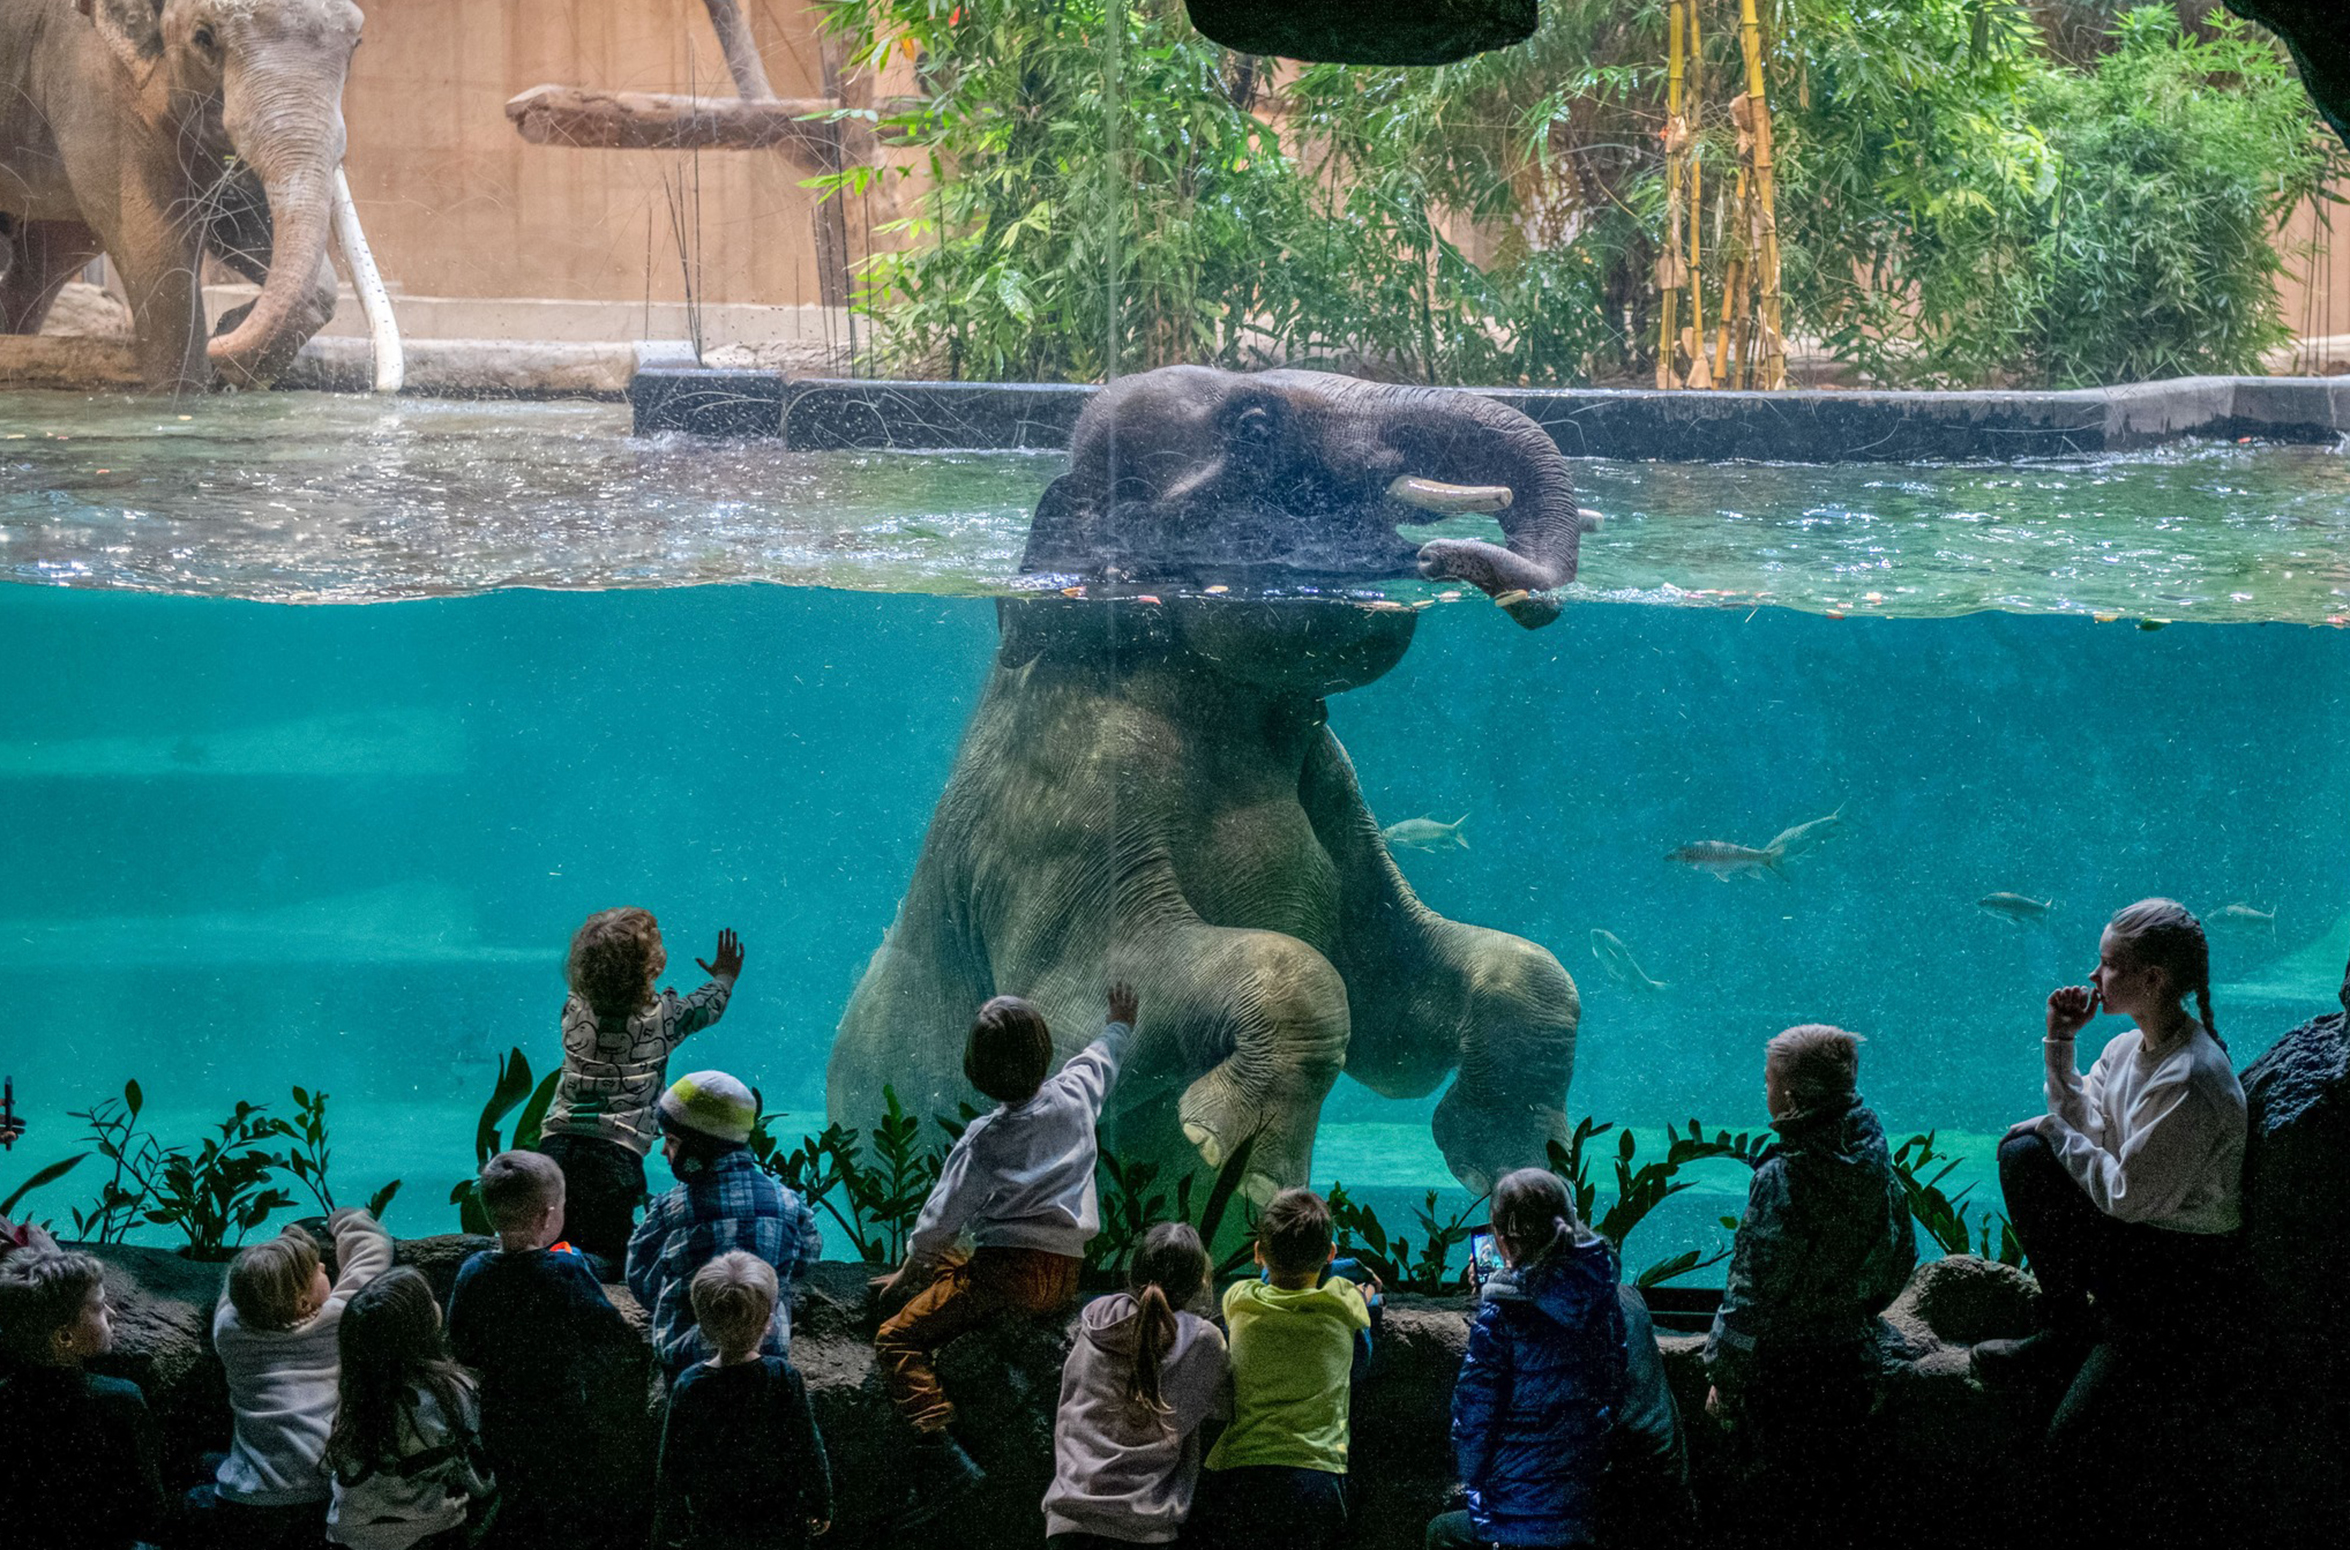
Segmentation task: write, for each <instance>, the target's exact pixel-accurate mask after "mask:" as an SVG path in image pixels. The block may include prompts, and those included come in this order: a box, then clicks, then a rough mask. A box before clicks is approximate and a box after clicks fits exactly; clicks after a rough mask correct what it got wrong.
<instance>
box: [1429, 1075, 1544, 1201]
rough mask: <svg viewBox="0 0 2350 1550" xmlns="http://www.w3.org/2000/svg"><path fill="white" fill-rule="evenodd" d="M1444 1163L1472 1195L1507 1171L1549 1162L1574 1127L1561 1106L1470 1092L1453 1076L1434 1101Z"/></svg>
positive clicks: (1489, 1187)
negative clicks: (1554, 1145)
mask: <svg viewBox="0 0 2350 1550" xmlns="http://www.w3.org/2000/svg"><path fill="white" fill-rule="evenodd" d="M1431 1128H1432V1129H1433V1130H1434V1131H1435V1134H1436V1145H1437V1148H1438V1150H1440V1151H1442V1152H1443V1153H1444V1162H1445V1166H1446V1167H1448V1168H1450V1169H1452V1174H1453V1177H1454V1178H1456V1179H1459V1180H1460V1181H1461V1187H1462V1188H1463V1189H1466V1190H1467V1191H1468V1192H1469V1193H1470V1194H1472V1195H1487V1194H1491V1193H1492V1192H1493V1186H1494V1184H1495V1182H1496V1181H1497V1180H1499V1179H1500V1178H1501V1176H1502V1175H1503V1174H1505V1173H1509V1172H1512V1171H1514V1170H1516V1169H1519V1168H1545V1167H1548V1166H1549V1165H1550V1147H1551V1143H1552V1142H1556V1143H1558V1145H1560V1146H1562V1147H1563V1146H1565V1145H1566V1144H1567V1142H1568V1141H1569V1140H1570V1139H1571V1138H1572V1136H1573V1132H1572V1131H1571V1130H1569V1129H1568V1127H1567V1116H1566V1114H1565V1112H1564V1111H1563V1110H1560V1109H1556V1108H1553V1107H1551V1106H1550V1105H1548V1104H1545V1103H1539V1102H1530V1101H1528V1100H1526V1099H1524V1098H1511V1097H1508V1096H1506V1095H1479V1096H1477V1097H1467V1096H1464V1095H1463V1094H1462V1092H1461V1088H1460V1084H1459V1083H1458V1082H1455V1083H1454V1084H1453V1086H1452V1090H1451V1091H1449V1092H1447V1093H1446V1094H1445V1095H1444V1098H1443V1100H1442V1101H1441V1102H1439V1103H1438V1104H1437V1105H1436V1118H1435V1120H1434V1122H1433V1124H1432V1126H1431Z"/></svg>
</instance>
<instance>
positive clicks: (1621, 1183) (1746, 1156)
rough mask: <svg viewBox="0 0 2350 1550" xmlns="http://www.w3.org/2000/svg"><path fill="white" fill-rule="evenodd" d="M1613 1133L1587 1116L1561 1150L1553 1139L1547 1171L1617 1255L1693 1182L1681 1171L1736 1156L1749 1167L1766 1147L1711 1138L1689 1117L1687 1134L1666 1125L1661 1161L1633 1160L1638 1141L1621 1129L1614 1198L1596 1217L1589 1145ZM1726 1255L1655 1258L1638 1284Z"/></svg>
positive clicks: (1732, 1221) (1725, 1136)
mask: <svg viewBox="0 0 2350 1550" xmlns="http://www.w3.org/2000/svg"><path fill="white" fill-rule="evenodd" d="M1614 1129H1615V1126H1614V1125H1613V1124H1610V1123H1607V1122H1604V1121H1601V1120H1596V1119H1593V1118H1592V1117H1591V1116H1589V1115H1585V1116H1584V1117H1583V1118H1582V1119H1581V1120H1580V1121H1578V1122H1577V1123H1576V1126H1575V1134H1574V1136H1573V1138H1572V1139H1570V1140H1569V1141H1568V1142H1567V1144H1566V1145H1564V1146H1561V1145H1559V1144H1558V1143H1557V1142H1555V1141H1554V1142H1552V1143H1551V1145H1550V1169H1551V1171H1552V1172H1553V1173H1555V1174H1557V1175H1558V1176H1559V1178H1560V1179H1561V1180H1562V1181H1564V1182H1565V1184H1566V1186H1567V1192H1568V1194H1569V1196H1570V1197H1571V1198H1572V1199H1573V1200H1574V1202H1575V1211H1576V1214H1577V1215H1579V1216H1581V1217H1582V1218H1583V1220H1584V1221H1586V1222H1589V1223H1590V1224H1591V1229H1592V1231H1594V1232H1596V1233H1598V1234H1599V1235H1600V1236H1601V1237H1603V1238H1605V1239H1607V1240H1608V1241H1609V1242H1610V1243H1613V1244H1614V1245H1615V1246H1616V1252H1617V1253H1619V1254H1621V1253H1622V1252H1623V1251H1624V1240H1625V1239H1627V1238H1629V1237H1631V1235H1632V1230H1633V1229H1634V1228H1636V1227H1638V1226H1639V1225H1640V1224H1641V1222H1643V1221H1644V1220H1646V1219H1647V1217H1648V1214H1649V1212H1651V1211H1653V1210H1655V1209H1656V1208H1657V1207H1658V1206H1659V1205H1662V1204H1663V1203H1664V1202H1665V1201H1667V1200H1669V1199H1671V1198H1672V1197H1673V1196H1675V1195H1678V1194H1679V1193H1681V1191H1683V1190H1685V1189H1687V1188H1689V1187H1690V1186H1691V1185H1692V1184H1693V1183H1695V1182H1696V1181H1695V1180H1693V1179H1683V1178H1679V1177H1677V1175H1678V1174H1679V1173H1680V1171H1681V1170H1682V1169H1683V1168H1685V1167H1687V1166H1689V1165H1690V1164H1691V1163H1696V1162H1705V1161H1708V1160H1710V1159H1713V1158H1720V1157H1731V1158H1736V1159H1737V1160H1738V1161H1740V1162H1742V1163H1745V1164H1746V1165H1747V1166H1748V1167H1750V1168H1751V1167H1752V1166H1754V1163H1755V1161H1756V1159H1757V1158H1759V1157H1760V1156H1761V1155H1762V1149H1763V1147H1764V1146H1765V1145H1767V1144H1768V1143H1767V1142H1766V1141H1765V1139H1764V1138H1763V1137H1762V1136H1760V1135H1758V1134H1757V1133H1756V1132H1754V1131H1748V1130H1741V1131H1738V1132H1736V1133H1735V1134H1733V1133H1732V1132H1730V1131H1727V1130H1716V1131H1715V1132H1713V1134H1712V1135H1710V1136H1709V1135H1707V1134H1706V1132H1705V1127H1704V1126H1702V1125H1700V1124H1699V1123H1698V1122H1697V1121H1696V1120H1694V1119H1693V1120H1690V1121H1689V1122H1688V1125H1687V1127H1686V1130H1685V1131H1675V1130H1674V1129H1673V1128H1672V1127H1671V1126H1669V1125H1668V1126H1667V1127H1665V1135H1666V1138H1667V1141H1666V1146H1665V1155H1664V1156H1663V1158H1661V1159H1660V1160H1658V1161H1655V1162H1646V1163H1640V1162H1637V1161H1636V1159H1637V1158H1638V1157H1639V1151H1640V1143H1639V1141H1638V1140H1637V1138H1635V1137H1634V1136H1633V1134H1632V1132H1631V1131H1629V1130H1626V1131H1622V1132H1620V1133H1619V1134H1618V1136H1617V1138H1616V1147H1615V1157H1614V1159H1613V1162H1614V1166H1615V1178H1616V1193H1615V1198H1614V1199H1612V1200H1610V1201H1609V1202H1608V1208H1607V1209H1606V1210H1605V1211H1604V1212H1600V1213H1599V1214H1598V1215H1597V1216H1594V1215H1593V1214H1592V1213H1593V1208H1594V1207H1595V1205H1596V1204H1597V1202H1598V1197H1599V1187H1598V1186H1597V1185H1596V1184H1595V1183H1593V1182H1592V1179H1591V1164H1590V1155H1589V1150H1590V1143H1591V1142H1592V1141H1593V1140H1595V1139H1597V1138H1598V1137H1600V1136H1603V1135H1605V1134H1606V1133H1607V1132H1609V1131H1611V1130H1614ZM1724 1221H1725V1225H1728V1226H1736V1225H1737V1219H1736V1218H1734V1217H1731V1218H1725V1219H1724ZM1728 1257H1729V1250H1727V1249H1721V1250H1717V1251H1716V1252H1715V1253H1713V1254H1710V1255H1708V1254H1706V1253H1704V1252H1703V1251H1702V1250H1699V1249H1683V1250H1682V1251H1680V1252H1679V1253H1677V1254H1671V1255H1668V1256H1666V1257H1665V1258H1663V1259H1660V1260H1657V1261H1656V1262H1655V1263H1653V1264H1651V1265H1649V1266H1648V1267H1647V1268H1645V1269H1643V1270H1642V1271H1641V1272H1640V1273H1639V1275H1638V1276H1637V1277H1635V1278H1634V1279H1635V1282H1636V1284H1638V1285H1640V1286H1658V1285H1662V1284H1663V1283H1664V1282H1666V1281H1671V1280H1674V1279H1676V1278H1678V1277H1681V1276H1685V1275H1688V1274H1690V1273H1691V1272H1692V1271H1696V1270H1702V1269H1704V1268H1705V1267H1706V1266H1708V1265H1714V1264H1719V1263H1720V1262H1721V1261H1722V1260H1724V1259H1726V1258H1728Z"/></svg>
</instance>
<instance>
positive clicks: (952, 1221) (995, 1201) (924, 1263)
mask: <svg viewBox="0 0 2350 1550" xmlns="http://www.w3.org/2000/svg"><path fill="white" fill-rule="evenodd" d="M1135 1010H1136V1001H1135V996H1134V992H1133V991H1132V990H1131V989H1129V988H1128V987H1127V986H1125V985H1113V986H1111V987H1110V1013H1109V1021H1108V1023H1107V1024H1106V1025H1105V1026H1104V1027H1103V1029H1102V1032H1101V1036H1100V1037H1099V1038H1097V1039H1095V1040H1094V1041H1093V1042H1092V1043H1091V1044H1088V1045H1087V1046H1086V1047H1085V1048H1084V1049H1083V1050H1081V1051H1079V1052H1078V1053H1077V1054H1076V1055H1074V1056H1072V1057H1071V1058H1070V1060H1069V1063H1068V1064H1067V1065H1065V1066H1063V1067H1062V1068H1061V1072H1060V1074H1059V1075H1058V1076H1054V1077H1053V1078H1052V1079H1051V1080H1050V1081H1047V1080H1046V1076H1047V1074H1048V1073H1049V1072H1050V1071H1051V1070H1052V1059H1053V1036H1052V1031H1051V1030H1050V1029H1049V1028H1047V1027H1046V1026H1045V1021H1044V1016H1043V1014H1042V1013H1040V1012H1038V1011H1037V1009H1036V1008H1035V1007H1033V1006H1031V1005H1029V1004H1028V1003H1027V1002H1026V1001H1023V1000H1021V999H1020V998H1019V997H1018V996H997V997H996V998H995V999H994V1000H992V1001H989V1002H988V1003H987V1004H986V1005H985V1006H983V1007H981V1008H980V1009H979V1015H978V1016H977V1017H976V1018H974V1019H973V1020H972V1023H971V1032H970V1035H969V1037H968V1038H967V1039H966V1040H965V1041H964V1045H963V1074H964V1075H965V1076H967V1077H968V1078H970V1080H971V1085H972V1086H974V1087H976V1088H978V1089H979V1090H980V1091H981V1092H982V1093H985V1094H986V1095H987V1096H988V1097H990V1098H993V1099H994V1100H995V1101H996V1107H995V1108H994V1109H993V1110H992V1111H990V1112H989V1113H986V1114H983V1115H981V1116H980V1117H979V1118H977V1119H975V1120H973V1121H972V1122H971V1123H970V1125H969V1126H968V1127H966V1128H965V1130H964V1131H963V1135H962V1138H961V1139H960V1140H958V1141H956V1142H955V1145H954V1150H952V1151H950V1152H949V1153H947V1160H946V1167H945V1169H944V1171H942V1172H941V1173H940V1174H939V1179H938V1183H937V1185H936V1186H935V1187H934V1188H933V1189H932V1190H931V1191H930V1199H929V1200H928V1201H926V1202H925V1203H924V1204H923V1207H922V1215H921V1218H920V1219H919V1220H918V1221H916V1222H915V1224H914V1231H913V1233H912V1234H911V1236H909V1237H908V1239H907V1241H906V1262H905V1264H904V1265H902V1266H901V1267H899V1269H898V1271H897V1273H896V1274H894V1275H892V1276H889V1277H888V1278H886V1279H885V1280H884V1281H883V1282H882V1283H881V1285H880V1288H879V1290H880V1293H881V1297H882V1300H883V1305H884V1306H885V1307H886V1306H888V1305H889V1304H890V1302H892V1301H893V1300H895V1299H897V1298H901V1297H905V1296H907V1295H908V1294H912V1300H911V1301H909V1302H906V1303H905V1305H904V1306H903V1307H901V1308H899V1309H898V1310H897V1311H896V1312H895V1313H894V1314H892V1315H891V1316H890V1317H889V1318H888V1319H886V1320H884V1321H883V1323H882V1325H881V1328H880V1331H879V1332H878V1333H876V1334H875V1335H874V1337H873V1345H874V1349H875V1351H876V1352H877V1353H878V1354H879V1356H880V1358H881V1371H882V1377H883V1380H884V1381H885V1382H886V1383H887V1384H888V1385H889V1395H890V1399H891V1400H892V1401H893V1402H895V1404H896V1405H897V1407H898V1413H899V1414H900V1415H903V1416H904V1417H905V1418H906V1419H907V1420H908V1421H910V1422H912V1423H913V1426H914V1432H915V1437H916V1441H917V1445H918V1446H917V1452H916V1454H915V1458H916V1471H917V1483H918V1487H919V1488H920V1489H921V1490H922V1491H923V1492H924V1494H925V1495H926V1496H927V1497H928V1499H929V1501H930V1502H931V1504H932V1505H933V1506H935V1505H936V1504H937V1503H938V1502H940V1501H942V1500H943V1499H944V1498H946V1497H947V1496H949V1495H951V1494H953V1493H955V1492H958V1491H961V1490H964V1489H967V1488H969V1487H970V1486H973V1485H976V1484H977V1483H978V1482H979V1481H980V1480H982V1479H984V1478H985V1473H984V1471H982V1470H981V1469H980V1468H979V1466H978V1465H977V1464H975V1463H973V1462H972V1461H971V1457H970V1455H969V1454H967V1453H965V1452H964V1451H963V1449H962V1446H961V1445H960V1444H959V1443H957V1442H956V1441H955V1439H954V1437H953V1435H952V1434H951V1433H950V1432H949V1431H948V1430H947V1428H948V1426H949V1425H950V1424H951V1423H952V1422H953V1420H954V1417H955V1407H954V1405H953V1404H952V1403H950V1402H949V1401H948V1399H947V1397H946V1395H945V1393H944V1392H943V1391H941V1390H940V1388H939V1386H938V1375H937V1374H936V1373H935V1372H933V1371H932V1370H931V1366H930V1356H931V1353H932V1352H934V1351H936V1350H937V1349H938V1348H939V1347H940V1346H943V1345H945V1344H946V1343H947V1342H948V1341H950V1340H952V1339H954V1338H955V1337H956V1336H958V1335H961V1334H965V1333H968V1332H969V1331H971V1330H974V1329H978V1328H980V1327H981V1326H983V1325H986V1324H989V1323H992V1322H994V1321H995V1320H998V1319H1001V1318H1003V1317H1005V1316H1006V1315H1009V1314H1028V1315H1032V1316H1042V1315H1048V1314H1055V1313H1060V1312H1062V1311H1063V1310H1064V1309H1066V1308H1067V1307H1068V1306H1069V1304H1070V1303H1072V1302H1073V1301H1075V1300H1076V1297H1077V1269H1078V1266H1079V1265H1081V1264H1082V1263H1083V1262H1084V1256H1085V1245H1086V1243H1087V1242H1088V1241H1089V1240H1091V1239H1092V1237H1093V1235H1094V1234H1095V1233H1096V1232H1098V1231H1100V1230H1101V1206H1100V1203H1099V1201H1098V1200H1097V1199H1096V1198H1095V1195H1094V1183H1093V1170H1094V1162H1095V1157H1096V1146H1095V1139H1094V1126H1095V1125H1096V1124H1097V1123H1098V1122H1099V1121H1100V1119H1101V1114H1102V1104H1103V1102H1104V1101H1105V1100H1106V1099H1107V1098H1108V1097H1109V1093H1110V1088H1111V1087H1112V1086H1113V1085H1114V1084H1115V1083H1116V1082H1117V1080H1118V1065H1119V1062H1121V1061H1122V1060H1124V1059H1125V1058H1126V1045H1127V1042H1128V1040H1130V1039H1131V1038H1132V1037H1133V1035H1134V1018H1135ZM965 1228H969V1229H970V1233H971V1238H972V1241H973V1243H974V1244H975V1245H976V1251H975V1252H974V1253H973V1254H972V1256H971V1258H970V1259H969V1261H968V1262H966V1263H964V1264H960V1265H957V1266H955V1267H954V1268H953V1269H951V1270H949V1271H948V1272H947V1273H946V1274H945V1275H943V1276H942V1275H939V1273H938V1272H939V1267H940V1265H941V1263H942V1261H943V1260H944V1258H945V1256H946V1254H947V1251H948V1250H949V1249H950V1248H951V1247H952V1246H953V1245H954V1243H955V1239H956V1237H957V1235H958V1234H959V1233H961V1232H962V1231H963V1230H964V1229H965ZM934 1278H935V1279H934Z"/></svg>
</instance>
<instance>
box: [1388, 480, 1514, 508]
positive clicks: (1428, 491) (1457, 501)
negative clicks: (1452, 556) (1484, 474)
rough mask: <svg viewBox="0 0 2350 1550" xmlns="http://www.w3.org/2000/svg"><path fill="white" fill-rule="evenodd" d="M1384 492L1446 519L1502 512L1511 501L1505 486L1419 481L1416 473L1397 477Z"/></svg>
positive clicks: (1511, 497)
mask: <svg viewBox="0 0 2350 1550" xmlns="http://www.w3.org/2000/svg"><path fill="white" fill-rule="evenodd" d="M1387 493H1388V495H1389V497H1390V498H1391V499H1394V500H1399V501H1401V502H1403V503H1404V504H1405V505H1406V506H1417V507H1419V508H1420V509H1421V510H1422V511H1440V512H1443V513H1444V514H1445V515H1446V516H1452V515H1455V514H1457V513H1459V512H1464V511H1504V510H1507V509H1508V507H1509V503H1510V501H1511V500H1512V499H1514V497H1513V496H1512V495H1511V493H1510V487H1509V486H1508V485H1506V484H1445V483H1443V482H1442V481H1441V480H1436V479H1422V478H1421V477H1419V476H1418V475H1417V474H1404V475H1401V476H1399V477H1398V478H1397V479H1396V480H1395V481H1394V482H1393V483H1391V484H1389V485H1388V486H1387Z"/></svg>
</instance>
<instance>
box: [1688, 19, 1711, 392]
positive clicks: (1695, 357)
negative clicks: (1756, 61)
mask: <svg viewBox="0 0 2350 1550" xmlns="http://www.w3.org/2000/svg"><path fill="white" fill-rule="evenodd" d="M1704 69H1705V44H1704V41H1703V39H1701V38H1700V37H1699V35H1698V30H1697V5H1696V3H1695V0H1690V5H1689V71H1688V75H1689V88H1688V96H1689V98H1690V99H1691V100H1692V101H1696V102H1703V101H1704V100H1705V88H1704V85H1703V80H1704ZM1699 148H1700V147H1699V142H1698V141H1697V140H1696V139H1695V138H1694V137H1692V138H1691V140H1690V142H1689V324H1690V327H1689V377H1688V385H1689V386H1690V387H1693V388H1701V389H1702V388H1711V387H1712V386H1713V385H1714V377H1713V373H1712V372H1710V371H1708V370H1707V369H1706V365H1705V269H1704V267H1703V265H1704V259H1705V168H1704V158H1703V157H1702V156H1700V155H1699Z"/></svg>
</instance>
